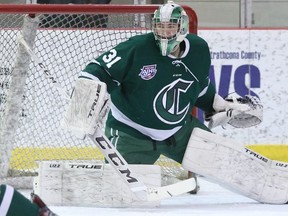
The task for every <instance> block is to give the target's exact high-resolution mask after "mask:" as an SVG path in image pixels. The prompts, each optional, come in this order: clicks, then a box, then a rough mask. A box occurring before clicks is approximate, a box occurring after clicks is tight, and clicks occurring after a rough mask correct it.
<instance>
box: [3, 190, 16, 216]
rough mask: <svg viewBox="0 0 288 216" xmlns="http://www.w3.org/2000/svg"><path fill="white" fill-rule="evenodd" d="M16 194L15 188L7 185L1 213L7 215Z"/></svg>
mask: <svg viewBox="0 0 288 216" xmlns="http://www.w3.org/2000/svg"><path fill="white" fill-rule="evenodd" d="M13 194H14V188H13V187H11V186H9V185H6V190H5V194H4V196H3V200H2V203H1V205H0V215H7V212H8V210H9V207H10V205H11V201H12V198H13Z"/></svg>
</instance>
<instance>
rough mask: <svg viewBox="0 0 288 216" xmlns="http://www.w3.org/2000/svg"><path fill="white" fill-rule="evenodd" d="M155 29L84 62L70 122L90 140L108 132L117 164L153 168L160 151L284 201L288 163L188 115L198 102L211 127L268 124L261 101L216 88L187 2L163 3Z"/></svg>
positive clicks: (253, 194) (250, 192)
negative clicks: (232, 95)
mask: <svg viewBox="0 0 288 216" xmlns="http://www.w3.org/2000/svg"><path fill="white" fill-rule="evenodd" d="M152 26H153V28H152V32H151V33H148V34H145V35H140V36H134V37H131V38H130V39H129V40H127V41H125V42H122V43H120V44H118V45H117V46H115V47H113V48H112V49H111V50H109V51H107V52H105V53H103V54H102V55H100V56H99V57H98V58H96V59H95V60H93V61H92V62H91V63H89V64H88V65H87V66H86V68H85V69H84V70H83V71H82V72H81V74H80V76H79V78H78V79H77V81H76V83H75V88H74V91H73V94H72V97H71V102H70V106H69V107H68V109H67V113H66V115H65V117H64V120H63V125H64V127H65V128H67V129H69V130H71V131H74V132H75V134H78V135H79V136H80V137H85V136H90V137H91V136H92V138H93V134H95V131H96V132H97V131H102V130H105V136H103V137H101V138H103V140H104V141H103V142H98V144H99V145H100V148H102V150H103V151H105V150H107V149H112V148H115V149H116V150H117V152H119V153H120V155H117V159H116V160H115V158H113V157H114V156H113V154H112V153H111V154H106V155H105V156H106V159H107V160H108V161H109V163H110V164H111V165H113V166H119V164H126V162H127V164H148V165H152V164H154V163H155V162H156V160H157V159H158V158H159V157H160V155H161V154H162V155H165V156H167V157H168V158H171V159H173V160H175V161H177V162H179V163H182V165H183V167H184V168H185V169H187V170H189V171H192V172H195V173H197V174H200V175H203V176H207V177H208V178H209V179H212V180H214V181H216V182H218V183H222V185H225V186H227V187H229V188H230V189H232V190H235V191H238V192H240V193H242V194H245V195H246V196H248V197H250V198H252V199H255V200H258V201H259V202H265V203H277V204H282V203H286V202H287V191H288V186H287V182H288V181H287V180H288V172H287V169H288V166H287V164H284V163H281V164H282V165H279V163H280V162H279V163H278V162H275V161H271V160H270V159H268V158H265V157H264V156H261V155H260V154H257V153H256V152H252V151H251V150H249V149H246V148H244V147H243V148H239V147H237V145H235V144H234V141H231V140H227V139H225V138H223V137H219V136H217V135H215V134H213V133H211V130H210V129H209V128H208V127H207V126H206V125H205V124H203V123H202V122H200V121H199V120H197V119H196V118H195V117H193V116H191V115H190V111H191V110H192V108H193V107H195V106H196V107H199V108H201V109H202V110H204V111H205V112H206V113H207V115H206V116H207V120H209V127H210V128H213V127H216V126H218V125H223V124H230V125H232V126H234V127H236V128H239V127H242V128H245V127H251V126H255V125H257V124H259V123H260V122H261V121H262V112H263V107H262V105H261V102H260V100H259V98H257V97H255V96H251V95H246V96H244V97H236V98H228V99H226V100H225V99H223V98H222V97H220V96H219V95H218V94H217V93H216V91H215V87H214V86H213V85H212V84H211V82H210V79H209V68H210V63H211V58H210V52H209V47H208V45H207V43H206V42H205V41H204V40H203V39H202V38H200V37H199V36H197V35H194V34H188V27H189V19H188V17H187V14H186V12H185V11H184V10H183V8H182V7H181V6H179V5H177V4H174V3H173V2H172V1H168V3H167V4H164V5H162V6H160V7H159V8H158V9H157V10H156V11H155V13H154V17H153V20H152ZM108 95H109V96H108ZM108 107H109V108H110V110H109V109H108ZM107 113H108V115H107V120H105V119H106V114H107ZM95 140H96V142H97V139H95V137H94V141H95ZM98 141H99V139H98ZM103 144H105V145H103ZM114 152H115V151H114ZM118 171H119V170H118ZM118 174H119V176H121V171H120V172H118ZM122 174H123V173H122ZM129 174H130V173H129ZM122 177H123V175H122ZM126 177H127V175H126ZM123 179H124V181H125V177H124V178H123ZM135 179H136V178H130V179H127V178H126V181H128V180H129V181H131V182H133V181H134V180H135ZM135 181H136V180H135ZM138 186H139V185H138ZM133 190H134V191H139V190H140V191H141V187H133Z"/></svg>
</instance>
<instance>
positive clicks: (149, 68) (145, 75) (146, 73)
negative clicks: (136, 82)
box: [139, 64, 157, 80]
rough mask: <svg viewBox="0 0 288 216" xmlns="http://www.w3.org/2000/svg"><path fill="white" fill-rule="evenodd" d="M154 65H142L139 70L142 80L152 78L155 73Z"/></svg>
mask: <svg viewBox="0 0 288 216" xmlns="http://www.w3.org/2000/svg"><path fill="white" fill-rule="evenodd" d="M156 66H157V65H156V64H153V65H145V66H143V68H142V69H141V72H140V74H139V76H140V77H141V78H142V79H143V80H150V79H152V78H153V77H154V76H155V74H156V73H157V69H156Z"/></svg>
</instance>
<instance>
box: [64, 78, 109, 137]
mask: <svg viewBox="0 0 288 216" xmlns="http://www.w3.org/2000/svg"><path fill="white" fill-rule="evenodd" d="M108 100H109V96H108V93H107V87H106V84H105V83H103V82H100V81H97V80H91V79H87V78H78V79H77V81H76V83H75V87H74V89H73V92H72V95H71V100H70V104H69V106H68V110H67V111H66V113H65V115H64V118H63V120H62V122H61V126H62V127H63V128H65V129H67V130H70V131H72V132H73V133H74V134H75V135H76V136H77V137H79V138H84V137H85V136H86V135H87V134H94V132H95V130H96V128H97V125H98V126H99V125H103V123H104V119H105V117H106V114H107V112H108Z"/></svg>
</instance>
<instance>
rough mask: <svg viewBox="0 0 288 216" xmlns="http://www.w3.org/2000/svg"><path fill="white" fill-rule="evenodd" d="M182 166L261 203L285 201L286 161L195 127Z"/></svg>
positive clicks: (285, 202)
mask: <svg viewBox="0 0 288 216" xmlns="http://www.w3.org/2000/svg"><path fill="white" fill-rule="evenodd" d="M182 166H183V167H184V168H185V169H187V170H190V171H192V172H195V173H197V174H199V175H203V176H205V177H207V178H208V179H210V180H211V181H213V182H216V183H219V184H220V185H222V186H224V187H226V188H228V189H230V190H232V191H236V192H238V193H241V194H243V195H245V196H247V197H249V198H251V199H254V200H256V201H259V202H262V203H270V204H287V202H288V184H287V182H288V163H284V162H280V161H274V160H270V159H269V158H266V157H265V156H263V155H260V154H258V153H257V152H254V151H252V150H251V149H248V148H245V147H242V146H241V145H238V144H237V143H235V141H233V140H229V139H226V138H223V137H221V136H218V135H215V134H213V133H210V132H207V131H204V130H202V129H200V128H195V129H194V130H193V133H192V135H191V137H190V140H189V144H188V146H187V149H186V152H185V155H184V159H183V162H182Z"/></svg>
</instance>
